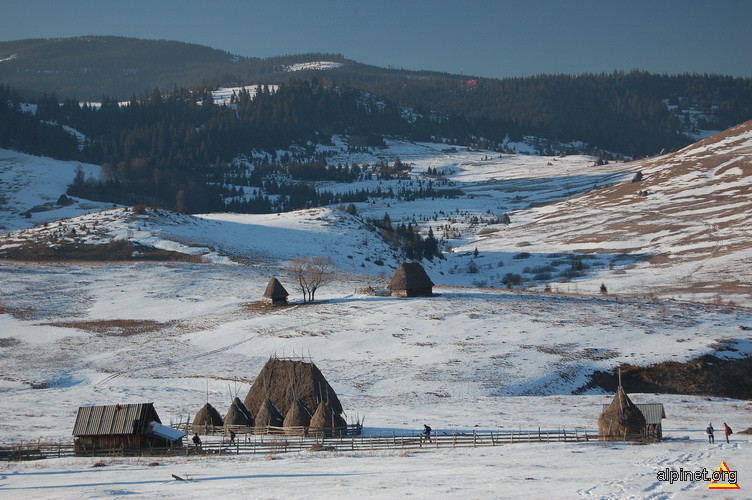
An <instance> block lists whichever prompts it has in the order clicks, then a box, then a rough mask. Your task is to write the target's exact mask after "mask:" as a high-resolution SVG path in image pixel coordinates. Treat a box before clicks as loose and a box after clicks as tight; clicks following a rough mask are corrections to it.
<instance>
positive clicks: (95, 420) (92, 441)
mask: <svg viewBox="0 0 752 500" xmlns="http://www.w3.org/2000/svg"><path fill="white" fill-rule="evenodd" d="M185 435H186V434H185V433H184V432H182V431H178V430H176V429H172V428H170V427H167V426H165V425H162V422H161V421H160V420H159V415H157V411H156V410H155V409H154V403H139V404H116V405H108V406H82V407H80V408H79V409H78V414H77V415H76V423H75V425H74V426H73V436H74V437H75V441H74V450H75V453H76V454H77V455H89V454H96V452H98V451H102V452H108V451H111V450H116V449H117V450H121V451H123V452H126V451H129V450H130V451H132V450H148V449H151V448H167V447H182V446H183V437H185Z"/></svg>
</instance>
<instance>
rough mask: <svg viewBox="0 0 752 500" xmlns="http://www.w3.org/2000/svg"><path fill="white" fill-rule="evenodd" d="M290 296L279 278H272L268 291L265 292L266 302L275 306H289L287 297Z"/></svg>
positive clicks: (267, 287) (267, 286)
mask: <svg viewBox="0 0 752 500" xmlns="http://www.w3.org/2000/svg"><path fill="white" fill-rule="evenodd" d="M288 295H290V294H289V293H287V290H285V287H283V286H282V283H280V282H279V280H278V279H277V278H272V279H270V280H269V283H268V284H267V285H266V291H265V292H264V302H267V303H269V304H272V305H275V306H281V305H285V304H287V296H288Z"/></svg>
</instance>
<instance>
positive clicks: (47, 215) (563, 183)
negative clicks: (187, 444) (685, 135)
mask: <svg viewBox="0 0 752 500" xmlns="http://www.w3.org/2000/svg"><path fill="white" fill-rule="evenodd" d="M751 141H752V136H750V125H749V124H748V125H745V126H743V127H739V128H737V129H732V130H729V131H727V132H725V133H724V134H722V135H721V136H717V137H714V138H710V139H706V140H704V141H702V142H700V143H698V144H695V145H693V146H691V147H689V148H686V149H685V150H682V151H679V152H677V153H675V154H672V155H666V156H662V157H655V158H651V159H647V160H643V161H638V162H634V163H629V164H625V163H612V164H607V165H601V166H595V165H594V162H595V159H594V158H592V157H587V156H575V155H572V156H566V157H555V158H554V157H542V156H534V155H526V154H521V150H522V149H523V147H522V145H521V144H520V145H514V146H515V147H516V150H517V151H518V152H519V154H499V153H493V152H489V151H468V150H462V149H457V148H450V147H447V146H446V145H441V144H429V143H420V144H414V143H407V142H402V141H390V142H389V143H388V145H387V147H386V148H382V149H371V150H368V151H358V152H355V153H352V152H348V150H347V148H346V147H345V145H344V144H342V143H339V142H335V144H334V145H331V146H326V147H324V146H321V147H320V150H329V152H330V155H329V156H328V161H330V162H331V163H332V164H336V163H338V162H358V163H374V162H378V161H381V160H384V161H394V160H395V158H397V157H399V158H400V159H401V161H403V162H406V163H408V164H410V165H411V170H410V172H409V175H408V177H407V178H405V179H398V180H397V179H392V180H377V179H368V180H362V181H359V182H362V183H363V185H366V184H367V186H368V187H376V186H380V187H382V188H383V189H389V188H393V189H398V188H399V187H400V186H406V185H410V186H417V185H418V183H419V182H421V183H422V182H427V181H428V180H429V179H430V180H436V181H438V179H445V180H446V181H447V182H448V183H450V185H451V186H452V187H453V188H456V189H460V190H461V192H462V194H461V195H460V196H458V197H456V198H437V199H431V198H423V199H416V200H398V199H395V198H377V199H373V200H371V201H369V202H366V203H358V204H356V205H357V214H356V215H352V214H348V213H347V212H346V211H343V210H341V209H340V208H338V207H327V208H316V209H308V210H302V211H297V212H291V213H283V214H270V215H239V214H204V215H201V216H187V215H182V214H175V213H172V212H169V211H165V210H156V211H155V210H151V209H143V210H142V209H136V208H124V207H114V208H113V207H110V206H105V205H102V204H94V203H89V202H86V201H85V200H73V201H74V203H73V204H70V205H67V206H62V205H59V204H58V198H59V196H60V194H62V193H63V192H64V191H65V186H66V185H67V183H69V182H70V180H71V179H72V178H73V176H74V175H75V170H76V167H77V164H75V163H70V162H56V161H52V160H48V159H42V158H35V157H28V156H24V155H20V154H17V153H13V152H10V151H0V175H2V177H0V179H1V180H2V184H0V196H1V197H2V203H3V206H2V207H1V211H0V217H2V222H1V223H2V225H3V226H4V230H3V237H2V239H0V251H2V250H7V249H14V248H20V247H24V246H27V247H29V248H32V249H34V248H37V249H41V248H50V247H54V246H58V247H60V246H63V245H79V247H77V248H81V245H84V246H89V247H94V246H97V245H99V246H102V245H108V244H113V243H117V242H127V243H128V244H130V245H132V247H129V248H131V249H132V252H134V253H135V254H134V253H130V254H126V255H125V257H124V258H123V259H122V261H120V262H113V261H96V262H86V261H76V260H67V261H63V262H50V261H45V262H34V261H33V259H31V260H25V261H12V260H0V282H2V291H0V357H1V359H2V363H0V393H1V394H2V398H3V402H4V403H5V404H4V405H3V406H2V409H0V433H2V434H3V436H4V440H5V441H22V440H35V439H43V440H50V441H58V440H70V433H71V429H72V426H73V422H74V419H75V414H76V410H77V408H78V407H79V406H82V405H97V404H115V403H135V402H147V401H148V402H152V401H153V402H154V403H155V406H156V408H157V411H158V412H159V415H160V417H161V418H162V420H163V422H165V423H169V422H170V421H175V420H177V419H180V418H182V419H185V418H186V416H192V415H194V414H195V413H196V411H197V410H198V409H199V408H200V407H201V406H202V405H203V404H204V403H205V402H206V400H207V397H208V400H209V402H210V403H212V404H213V405H214V406H215V407H217V408H218V409H219V410H220V411H221V412H224V411H225V410H226V407H227V406H228V404H229V401H230V399H231V396H233V395H234V394H233V392H236V393H239V394H240V395H241V397H242V395H244V394H245V392H246V391H247V390H248V388H249V386H250V383H251V382H252V381H253V379H254V377H255V376H256V374H257V373H258V372H259V370H260V369H261V367H262V365H263V364H264V362H265V361H266V360H267V359H268V358H269V356H272V355H276V356H294V357H300V356H305V357H306V358H309V357H310V358H311V359H313V361H314V362H315V363H316V364H317V366H318V367H319V368H320V369H321V370H322V372H323V373H324V374H325V376H326V378H327V379H328V381H329V382H330V383H331V384H332V386H333V388H334V389H335V391H336V392H337V394H338V396H339V398H340V400H341V402H342V404H343V407H344V408H345V411H346V413H347V415H348V417H350V418H353V417H354V416H356V415H357V416H359V417H361V418H362V417H363V416H365V417H366V420H365V426H366V433H367V434H368V433H371V434H377V433H386V434H391V433H402V432H408V433H410V432H413V431H415V430H416V429H419V428H420V427H421V426H422V424H423V423H429V424H430V425H431V426H432V427H434V429H436V430H437V431H438V432H456V431H462V432H472V430H473V429H479V430H494V431H496V430H512V429H515V430H519V429H527V430H535V429H537V428H538V427H541V428H543V429H558V428H560V427H563V428H567V429H574V428H580V429H582V428H587V429H591V430H592V429H594V428H595V426H596V421H597V417H598V414H599V412H600V409H601V405H602V404H603V403H607V402H609V401H610V399H611V395H609V394H605V393H604V392H603V391H602V390H601V389H587V388H586V387H585V386H586V384H587V383H588V381H589V375H591V374H593V373H594V372H595V371H598V370H601V371H606V372H611V371H613V369H614V368H615V367H616V366H618V365H620V364H623V363H629V364H633V365H640V366H645V365H649V364H652V363H657V362H662V361H677V362H684V361H687V360H690V359H693V358H696V357H698V356H701V355H705V354H710V355H713V356H716V357H717V358H718V359H727V360H735V359H739V358H741V357H748V356H750V355H752V312H751V311H750V309H749V307H748V306H749V305H752V297H751V296H750V292H749V289H748V288H747V287H748V286H749V285H748V283H749V282H750V281H752V279H751V278H752V277H750V276H749V274H748V273H750V266H749V264H750V254H749V252H750V246H749V241H750V235H749V225H748V223H747V221H748V220H750V215H752V214H749V213H748V210H749V209H750V207H752V203H751V202H750V179H751V178H752V176H750V142H751ZM82 168H84V170H85V171H86V175H96V173H97V169H96V167H94V166H88V165H84V166H83V167H82ZM429 169H430V170H429ZM637 171H641V172H642V174H643V180H642V181H639V182H634V183H633V182H631V179H632V177H633V176H634V174H635V173H636V172H637ZM322 187H326V188H328V189H335V188H340V189H349V188H352V186H350V187H347V186H345V185H337V184H333V183H328V184H322ZM38 206H39V207H44V210H42V208H37V209H36V210H34V209H33V208H34V207H38ZM27 212H29V213H30V215H31V217H30V218H29V217H26V213H27ZM385 213H388V214H389V215H390V217H391V219H392V220H393V221H394V222H395V223H397V222H399V221H412V220H413V219H414V220H415V222H416V223H417V224H418V225H419V226H420V227H421V229H422V231H423V232H427V231H428V229H429V228H430V229H432V230H433V231H434V233H435V234H436V235H437V237H441V238H444V239H445V241H444V245H445V246H444V249H445V252H444V257H445V259H443V260H442V259H437V258H436V259H434V260H433V261H432V262H428V261H426V262H424V264H425V266H426V269H427V271H428V273H429V275H430V276H431V278H432V279H433V281H434V282H435V283H437V286H436V287H435V288H434V291H435V292H436V293H437V295H436V296H434V297H425V298H417V299H399V298H392V297H380V296H371V295H364V294H361V293H359V292H358V290H362V289H363V288H365V287H367V286H372V287H373V288H383V287H384V286H385V285H386V284H387V282H388V279H389V277H390V276H391V274H392V273H393V269H394V268H395V267H396V266H397V265H398V264H399V262H400V261H401V256H400V253H399V250H398V249H395V248H392V247H390V246H389V245H388V244H387V243H386V242H385V241H384V240H382V239H381V238H380V236H379V235H378V234H377V233H376V232H375V231H374V229H373V227H371V225H370V224H369V223H368V222H367V219H368V218H373V219H378V218H381V217H383V216H384V214H385ZM504 215H508V217H509V220H508V221H505V220H504ZM35 224H36V225H35ZM34 245H36V246H34ZM476 248H477V250H478V251H477V254H476V252H475V249H476ZM146 249H157V250H161V251H163V252H165V253H169V252H175V254H180V255H184V256H187V258H186V259H183V260H181V261H177V260H170V261H160V262H147V261H143V260H130V258H132V257H138V256H139V255H138V252H141V251H145V250H146ZM169 255H173V254H169ZM316 255H325V256H329V257H331V258H332V259H333V260H334V262H335V264H336V265H337V271H338V272H337V274H336V275H335V276H334V277H333V279H332V281H330V282H329V283H327V284H325V285H324V286H323V287H322V288H321V289H320V290H319V292H317V302H315V303H313V304H302V303H301V302H300V298H301V297H302V295H301V292H300V290H299V289H298V288H297V285H296V281H295V279H294V278H293V277H292V276H290V275H289V274H288V273H287V272H286V271H285V265H286V264H287V262H288V261H289V260H291V259H293V258H296V257H301V256H316ZM173 256H174V255H173ZM188 257H189V258H188ZM471 263H473V264H472V265H471ZM509 275H513V276H517V277H519V280H517V279H515V280H511V281H510V280H509V279H508V278H509ZM271 276H276V277H277V278H279V280H280V281H281V282H282V284H283V285H284V286H285V287H286V288H287V290H288V291H289V293H290V299H291V301H292V302H293V304H292V305H291V306H290V307H286V308H279V309H271V308H267V307H262V306H260V305H259V304H258V301H259V300H260V298H261V296H262V293H263V291H264V289H265V287H266V283H267V282H268V280H269V278H270V277H271ZM505 279H507V281H508V283H509V285H508V286H506V285H505V284H503V282H504V280H505ZM520 283H521V284H520ZM601 283H604V284H606V285H607V287H608V293H607V294H602V293H601V292H600V291H599V286H600V284H601ZM546 284H548V285H549V286H548V290H549V291H550V292H549V291H547V290H546V288H545V285H546ZM671 297H675V298H681V299H686V301H677V300H671ZM731 301H733V304H729V302H731ZM627 391H628V392H632V391H630V388H629V387H627ZM573 392H575V393H579V392H583V394H581V395H573ZM631 396H632V397H633V399H634V400H635V402H638V403H642V402H663V403H664V405H665V407H666V415H667V419H666V420H665V421H664V434H665V435H666V436H667V437H668V438H669V439H668V440H667V441H664V442H662V443H659V444H655V445H651V446H630V445H624V444H609V445H608V446H602V445H601V444H599V443H585V444H571V445H567V444H545V443H544V444H539V445H532V444H528V443H522V444H514V445H509V446H504V447H500V448H492V449H488V448H484V449H478V450H474V449H467V450H462V451H452V452H449V451H442V452H434V451H430V452H421V453H416V454H411V453H402V452H399V451H395V452H393V453H390V452H371V453H360V454H357V455H354V454H348V453H344V452H337V453H331V454H316V453H313V452H310V453H299V454H294V455H285V456H281V457H277V460H265V459H260V458H259V457H254V456H239V457H232V458H219V459H215V458H212V459H204V460H200V459H197V458H194V457H190V458H171V459H167V460H165V461H162V460H160V463H162V464H163V465H160V466H155V467H147V466H146V465H145V462H144V460H142V459H108V461H107V462H106V463H107V466H106V467H102V468H98V469H96V470H95V469H93V468H91V463H92V460H91V459H59V460H46V461H42V462H39V463H37V464H22V463H7V464H6V463H3V464H0V492H2V493H6V494H8V495H10V496H21V495H24V496H32V497H34V496H55V497H72V496H92V497H100V496H111V495H115V494H135V495H138V496H143V497H151V496H157V495H158V496H166V497H181V498H185V497H197V496H200V495H206V494H214V495H217V494H219V495H222V496H228V497H241V496H247V491H248V488H253V491H254V492H256V493H257V494H259V495H262V496H269V497H280V496H289V497H292V498H298V497H302V496H305V497H331V496H334V495H338V494H342V492H343V491H347V494H348V495H349V496H367V497H370V496H374V497H392V496H394V495H395V494H405V495H407V494H417V495H418V496H420V497H429V496H436V495H446V496H454V497H458V498H467V497H489V496H509V497H518V498H529V497H531V496H532V497H550V496H552V495H554V496H561V497H576V496H584V497H595V498H601V497H606V498H623V497H630V496H631V497H646V496H651V495H652V496H654V497H670V496H671V495H678V494H686V493H692V494H695V495H702V494H703V493H705V492H707V489H706V485H705V484H700V483H689V484H688V483H681V484H680V483H675V484H673V485H670V484H668V483H661V482H658V481H656V471H658V470H663V469H664V468H665V467H670V468H672V469H678V468H679V467H684V468H685V469H701V468H703V467H706V468H708V469H712V470H714V469H716V468H717V467H718V465H719V463H720V461H721V460H725V461H727V462H728V464H729V466H731V467H732V468H737V469H739V470H741V471H747V470H750V469H752V461H751V459H750V457H752V455H751V454H750V453H749V450H750V440H749V438H748V437H747V436H746V435H743V434H735V435H734V438H733V440H732V442H731V443H730V444H726V443H725V442H724V443H721V442H720V441H721V439H720V438H719V439H718V444H716V445H712V446H710V445H708V444H707V442H706V441H705V438H704V435H703V432H702V429H704V427H705V425H707V422H709V421H711V422H713V423H714V424H715V425H716V426H717V427H720V424H721V423H722V422H723V421H727V422H729V423H730V424H731V425H732V426H733V427H734V428H735V429H736V430H742V429H744V428H746V427H749V426H750V425H752V423H751V422H749V415H750V410H752V403H750V402H749V401H745V400H733V399H726V398H719V397H708V398H705V397H701V396H685V395H662V394H631ZM593 464H597V466H593ZM220 470H221V472H218V471H220ZM291 470H295V471H301V472H299V473H298V472H290V471H291ZM583 470H586V471H590V472H588V473H587V475H586V477H583V475H582V471H583ZM249 471H250V472H249ZM333 471H336V472H333ZM510 471H514V473H512V472H510ZM73 473H75V474H76V476H75V477H74V478H72V477H71V476H70V474H73ZM171 473H178V474H184V475H189V476H191V477H193V478H195V480H194V481H193V482H191V486H190V487H189V488H186V487H184V486H185V485H181V484H177V482H167V483H165V481H167V480H169V479H170V474H171ZM578 474H579V475H578ZM745 474H746V473H745ZM126 476H127V477H128V479H125V477H126ZM133 477H137V479H133ZM280 478H282V480H279V479H280ZM745 478H746V479H745ZM272 479H276V480H272ZM742 481H746V482H747V483H749V482H750V478H749V475H748V474H746V475H743V476H741V477H740V483H741V486H742V488H747V487H748V486H745V484H744V482H742ZM311 484H314V485H315V486H316V487H317V488H318V489H316V490H315V491H314V493H313V494H308V493H306V491H308V490H306V489H305V488H311ZM742 491H746V490H742ZM240 492H242V493H240ZM552 492H553V493H552Z"/></svg>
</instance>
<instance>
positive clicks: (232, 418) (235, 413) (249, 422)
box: [224, 397, 253, 428]
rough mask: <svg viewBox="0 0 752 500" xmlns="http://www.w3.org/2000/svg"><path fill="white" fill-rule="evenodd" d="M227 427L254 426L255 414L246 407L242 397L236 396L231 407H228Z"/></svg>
mask: <svg viewBox="0 0 752 500" xmlns="http://www.w3.org/2000/svg"><path fill="white" fill-rule="evenodd" d="M224 425H225V428H227V427H237V426H245V427H253V416H252V415H251V413H250V412H249V411H248V408H246V407H245V405H244V404H243V402H242V401H241V400H240V398H238V397H236V398H235V399H233V400H232V403H230V407H229V408H228V409H227V415H225V423H224Z"/></svg>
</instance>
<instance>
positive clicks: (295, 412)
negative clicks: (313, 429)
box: [282, 399, 311, 436]
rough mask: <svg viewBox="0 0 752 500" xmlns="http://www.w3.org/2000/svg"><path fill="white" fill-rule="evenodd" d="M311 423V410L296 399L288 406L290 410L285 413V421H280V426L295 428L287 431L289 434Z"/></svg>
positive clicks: (297, 432) (298, 431)
mask: <svg viewBox="0 0 752 500" xmlns="http://www.w3.org/2000/svg"><path fill="white" fill-rule="evenodd" d="M310 423H311V412H310V411H309V410H308V408H306V407H305V405H304V404H303V403H301V401H300V400H299V399H298V400H296V401H295V403H294V404H293V405H292V406H291V407H290V410H289V411H288V412H287V415H285V421H284V422H283V423H282V427H293V428H297V429H295V430H292V429H291V430H290V431H288V432H287V434H289V435H293V436H294V435H297V434H299V433H300V427H308V426H309V425H310Z"/></svg>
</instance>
